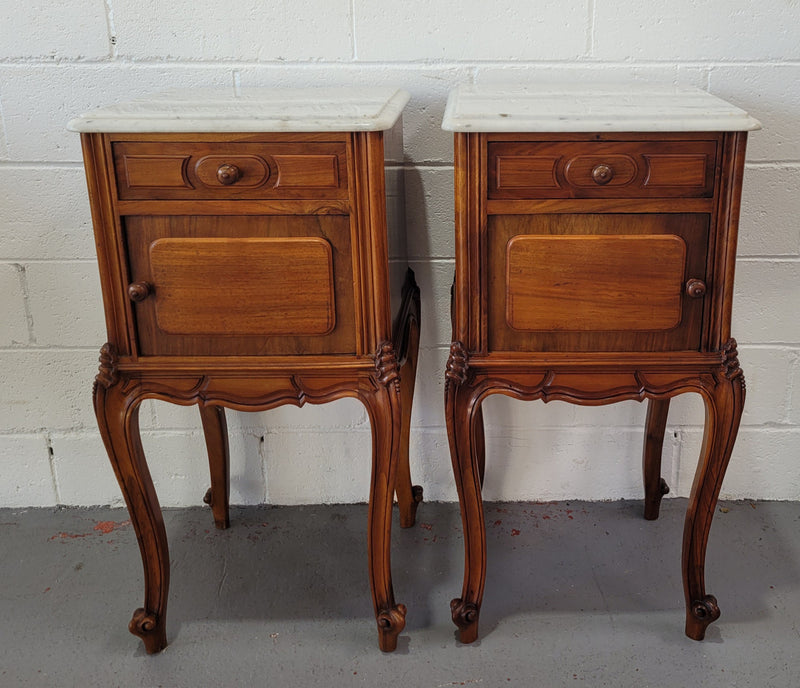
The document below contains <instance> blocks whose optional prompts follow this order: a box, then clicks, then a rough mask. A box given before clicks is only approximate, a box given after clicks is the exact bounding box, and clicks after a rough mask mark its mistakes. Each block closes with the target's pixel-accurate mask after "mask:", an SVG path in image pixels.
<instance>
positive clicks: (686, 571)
mask: <svg viewBox="0 0 800 688" xmlns="http://www.w3.org/2000/svg"><path fill="white" fill-rule="evenodd" d="M723 353H724V361H723V365H722V368H721V370H720V371H719V372H718V373H717V374H715V375H714V379H713V382H712V383H709V385H708V386H707V388H706V391H705V395H704V398H705V404H706V426H705V435H704V437H703V449H702V453H701V455H700V462H699V463H698V465H697V472H696V473H695V477H694V483H693V484H692V491H691V494H690V495H689V506H688V509H687V510H686V522H685V524H684V529H683V589H684V594H685V597H686V635H687V636H689V637H690V638H692V639H694V640H702V639H703V637H704V636H705V632H706V628H707V627H708V625H709V624H710V623H712V622H713V621H716V620H717V619H718V618H719V606H718V605H717V600H716V599H715V598H714V597H713V595H708V594H706V588H705V561H706V546H707V544H708V533H709V530H710V529H711V519H712V518H713V517H714V511H715V510H716V506H717V497H718V496H719V491H720V487H721V486H722V480H723V478H724V477H725V470H726V468H727V467H728V462H729V461H730V458H731V452H732V451H733V444H734V442H735V440H736V434H737V432H738V430H739V421H740V420H741V418H742V409H743V407H744V397H745V386H744V375H743V374H742V370H741V368H740V367H739V361H738V358H737V351H736V342H735V341H734V340H729V342H728V343H727V344H726V345H725V349H724V352H723Z"/></svg>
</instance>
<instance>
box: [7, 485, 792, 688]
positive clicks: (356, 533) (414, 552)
mask: <svg viewBox="0 0 800 688" xmlns="http://www.w3.org/2000/svg"><path fill="white" fill-rule="evenodd" d="M685 506H686V501H685V500H681V499H676V500H665V502H664V506H663V508H662V515H661V518H660V519H659V520H658V521H655V522H647V521H644V520H642V518H641V503H639V502H613V503H597V502H589V503H587V502H570V503H567V502H558V503H551V504H527V503H506V504H488V505H487V506H486V517H487V526H488V537H489V572H488V578H487V584H486V595H485V599H484V604H483V610H482V614H481V638H480V640H479V641H478V642H476V643H475V644H473V645H469V646H467V645H461V644H460V643H458V642H457V640H456V638H455V633H454V626H453V625H452V623H451V621H450V614H449V601H450V599H451V598H453V597H455V596H457V595H458V594H460V589H461V576H462V567H463V550H462V537H461V524H460V518H459V515H458V508H457V505H455V504H435V503H434V504H427V503H423V504H422V505H421V506H420V510H419V513H418V519H417V525H416V526H415V527H414V528H412V529H409V530H400V529H399V528H397V527H396V528H395V529H394V531H393V542H394V549H393V573H394V584H395V592H396V596H397V599H398V601H399V602H403V603H405V604H406V605H407V606H408V609H409V612H408V618H407V626H406V629H405V631H404V632H403V633H402V634H401V636H400V643H399V647H398V650H397V651H396V652H395V653H393V654H382V653H381V652H380V651H379V650H378V647H377V637H376V632H375V629H374V620H373V617H372V609H371V602H370V595H369V589H368V581H367V569H366V540H365V536H364V532H365V525H366V506H364V505H342V506H308V507H248V508H234V509H232V514H231V516H232V518H231V522H232V527H231V528H230V529H229V530H227V531H217V530H215V529H214V528H213V525H212V519H211V513H210V511H209V510H207V509H201V508H198V509H178V510H168V511H166V512H165V520H166V523H167V532H168V534H169V538H170V554H171V559H172V586H171V590H170V603H169V615H168V625H167V635H168V639H169V643H170V644H169V646H168V647H167V649H166V650H165V651H164V652H162V653H161V654H160V655H155V656H147V655H146V654H145V653H144V650H143V647H142V645H141V643H140V641H139V640H138V639H137V638H135V637H134V636H132V635H130V634H129V633H128V631H127V624H128V620H129V618H130V615H131V612H132V611H133V609H134V608H135V607H138V606H139V605H140V604H141V601H142V587H141V586H142V573H141V563H140V560H139V552H138V547H137V546H136V538H135V535H134V533H133V530H132V528H131V526H130V525H129V524H127V523H126V520H127V513H126V512H125V511H124V510H118V509H117V510H114V509H108V508H94V509H29V510H9V509H5V510H0V544H1V546H2V550H1V551H2V557H0V577H1V579H2V581H3V584H2V593H0V613H1V614H2V629H3V630H2V641H0V686H2V687H3V688H5V687H6V686H36V687H38V686H42V687H45V686H81V687H83V686H104V687H108V686H170V687H173V686H174V687H178V686H192V687H197V686H225V687H228V686H280V687H281V688H286V687H291V686H325V687H326V688H328V687H332V686H376V687H377V686H395V685H396V686H404V687H407V688H413V687H415V686H426V687H428V686H430V687H432V688H434V687H435V688H442V687H444V686H472V685H475V686H480V687H481V688H484V687H494V686H542V687H545V688H551V687H555V686H615V687H624V686H637V687H638V686H681V687H684V686H726V687H728V686H758V687H766V686H788V687H796V686H800V634H799V633H798V627H797V621H798V618H800V528H799V526H800V504H798V503H775V502H755V503H749V502H747V503H742V502H735V503H729V504H721V507H722V508H721V509H719V510H718V512H717V514H716V517H715V521H714V526H713V528H712V531H711V542H710V545H709V553H708V563H707V567H706V581H707V586H708V591H709V592H711V593H712V594H714V595H716V596H717V598H718V600H719V603H720V608H721V609H722V617H721V619H720V620H719V621H718V622H716V623H715V624H713V625H712V626H711V627H710V628H709V630H708V632H707V634H706V640H705V641H703V642H695V641H692V640H689V639H687V638H686V637H685V636H684V635H683V623H684V610H683V592H682V588H681V579H680V544H681V533H682V523H683V510H684V509H685Z"/></svg>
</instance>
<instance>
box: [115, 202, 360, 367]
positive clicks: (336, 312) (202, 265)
mask: <svg viewBox="0 0 800 688" xmlns="http://www.w3.org/2000/svg"><path fill="white" fill-rule="evenodd" d="M123 231H124V237H125V242H126V246H127V251H128V258H129V264H130V265H129V271H130V280H131V284H130V286H129V292H128V293H129V296H130V297H131V299H132V300H133V304H132V307H133V315H134V321H135V325H134V327H135V335H136V343H137V348H138V352H139V354H140V355H155V356H170V355H175V356H212V355H217V356H218V355H241V356H247V355H261V356H263V355H293V354H326V353H333V354H339V353H341V354H353V353H355V341H356V340H355V337H356V324H355V294H354V287H353V268H352V255H351V245H350V218H349V217H347V216H338V215H333V216H328V215H324V216H323V215H319V216H292V215H269V216H268V215H258V216H241V217H229V216H202V217H193V216H128V217H124V218H123Z"/></svg>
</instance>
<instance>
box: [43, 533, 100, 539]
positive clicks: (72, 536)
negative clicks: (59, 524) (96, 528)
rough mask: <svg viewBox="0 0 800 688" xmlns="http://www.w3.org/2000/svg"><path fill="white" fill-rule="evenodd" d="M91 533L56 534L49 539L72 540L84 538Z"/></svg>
mask: <svg viewBox="0 0 800 688" xmlns="http://www.w3.org/2000/svg"><path fill="white" fill-rule="evenodd" d="M87 535H91V533H56V534H55V535H53V537H51V538H50V539H51V540H74V539H75V538H82V537H86V536H87Z"/></svg>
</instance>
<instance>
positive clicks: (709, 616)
mask: <svg viewBox="0 0 800 688" xmlns="http://www.w3.org/2000/svg"><path fill="white" fill-rule="evenodd" d="M718 618H719V605H717V598H716V597H714V596H713V595H706V596H705V597H703V599H702V600H695V601H694V602H692V605H691V607H690V608H689V609H688V610H687V613H686V635H687V636H689V637H690V638H691V639H692V640H702V639H703V638H705V635H706V628H708V626H709V625H710V624H712V623H713V622H714V621H716V620H717V619H718Z"/></svg>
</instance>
